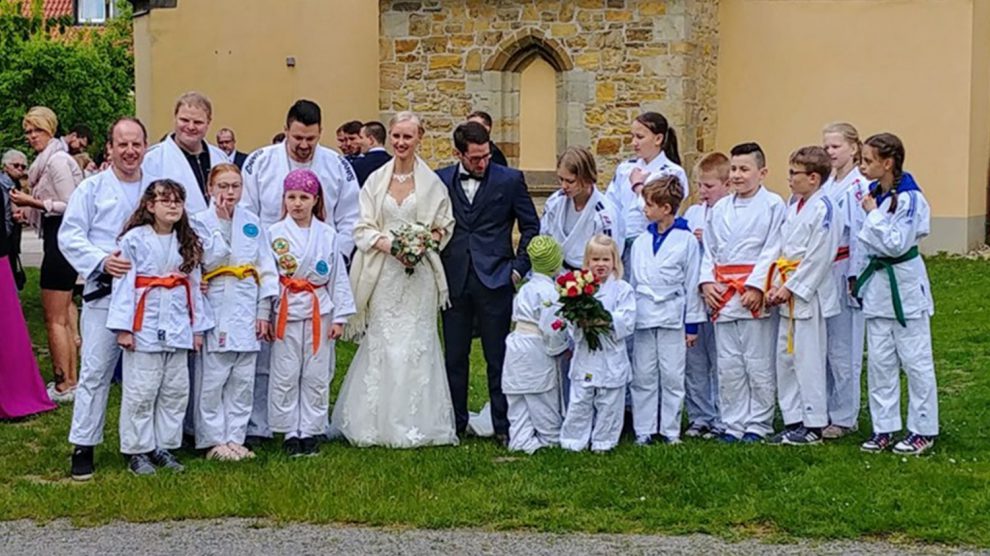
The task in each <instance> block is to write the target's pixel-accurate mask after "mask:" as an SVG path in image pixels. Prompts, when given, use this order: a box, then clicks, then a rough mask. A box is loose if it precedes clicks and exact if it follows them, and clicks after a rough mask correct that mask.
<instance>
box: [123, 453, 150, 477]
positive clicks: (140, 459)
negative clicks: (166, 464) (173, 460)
mask: <svg viewBox="0 0 990 556" xmlns="http://www.w3.org/2000/svg"><path fill="white" fill-rule="evenodd" d="M127 468H128V469H130V470H131V473H134V474H135V475H137V476H139V477H140V476H147V475H154V474H155V466H154V465H152V464H151V458H149V457H148V454H135V455H133V456H131V459H130V462H129V463H128V464H127Z"/></svg>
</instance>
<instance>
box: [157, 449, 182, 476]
mask: <svg viewBox="0 0 990 556" xmlns="http://www.w3.org/2000/svg"><path fill="white" fill-rule="evenodd" d="M149 456H150V459H151V462H152V463H154V464H155V465H157V466H158V467H164V468H165V469H168V470H170V471H174V472H176V473H180V472H182V471H185V469H186V468H185V466H183V465H182V464H181V463H179V460H177V459H175V456H173V455H172V452H169V451H168V450H162V449H161V448H159V449H157V450H155V451H154V452H151V454H149Z"/></svg>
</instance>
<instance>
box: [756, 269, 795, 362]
mask: <svg viewBox="0 0 990 556" xmlns="http://www.w3.org/2000/svg"><path fill="white" fill-rule="evenodd" d="M799 264H801V261H799V260H792V259H785V258H783V257H781V258H779V259H777V260H776V261H774V262H773V263H772V264H771V265H770V272H767V287H766V288H764V290H765V291H767V292H769V291H770V283H771V282H772V281H773V275H774V272H775V271H776V272H777V273H778V274H780V285H781V287H783V286H784V285H786V284H787V277H788V276H790V275H791V273H792V272H794V271H795V270H797V267H798V265H799ZM787 309H788V312H789V313H790V317H788V319H787V321H788V322H787V353H794V294H793V293H792V294H791V298H790V299H788V300H787Z"/></svg>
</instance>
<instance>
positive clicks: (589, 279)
mask: <svg viewBox="0 0 990 556" xmlns="http://www.w3.org/2000/svg"><path fill="white" fill-rule="evenodd" d="M600 286H601V282H600V281H599V280H598V279H597V278H595V276H594V274H592V272H591V271H590V270H574V271H571V272H566V273H564V274H561V275H560V276H558V277H557V292H558V293H560V303H561V305H562V307H561V308H560V310H559V311H558V314H559V315H560V316H562V317H564V318H565V319H567V320H569V321H571V322H572V323H574V324H575V325H576V326H577V327H578V328H580V329H581V331H582V332H584V335H585V337H586V338H587V339H588V347H589V348H591V350H592V351H597V350H599V349H601V347H602V342H601V340H600V339H599V335H601V334H606V335H607V334H608V333H609V331H610V330H611V329H612V315H611V314H610V313H609V312H608V311H606V310H605V307H603V306H602V302H601V301H599V300H598V299H597V298H595V293H596V292H597V291H598V288H599V287H600Z"/></svg>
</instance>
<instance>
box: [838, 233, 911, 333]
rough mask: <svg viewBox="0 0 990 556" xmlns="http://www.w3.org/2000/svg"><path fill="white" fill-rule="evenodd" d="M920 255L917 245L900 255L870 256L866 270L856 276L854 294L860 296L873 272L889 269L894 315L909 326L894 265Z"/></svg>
mask: <svg viewBox="0 0 990 556" xmlns="http://www.w3.org/2000/svg"><path fill="white" fill-rule="evenodd" d="M917 256H918V246H917V245H915V246H914V247H912V248H911V249H910V250H909V251H908V252H907V253H904V254H903V255H901V256H900V257H870V264H869V265H867V267H866V270H864V271H863V273H862V274H860V275H859V278H856V286H855V287H853V296H854V297H859V291H860V290H861V289H863V286H865V285H866V283H867V282H869V281H870V278H872V277H873V274H874V273H876V272H877V271H879V270H886V271H887V280H888V281H889V282H890V297H891V300H892V301H893V302H894V315H895V316H896V317H897V322H899V323H900V324H901V326H907V320H906V319H905V318H904V307H903V306H902V305H901V292H900V290H898V289H897V276H896V275H895V274H894V265H898V264H901V263H904V262H907V261H910V260H911V259H914V258H916V257H917Z"/></svg>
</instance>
